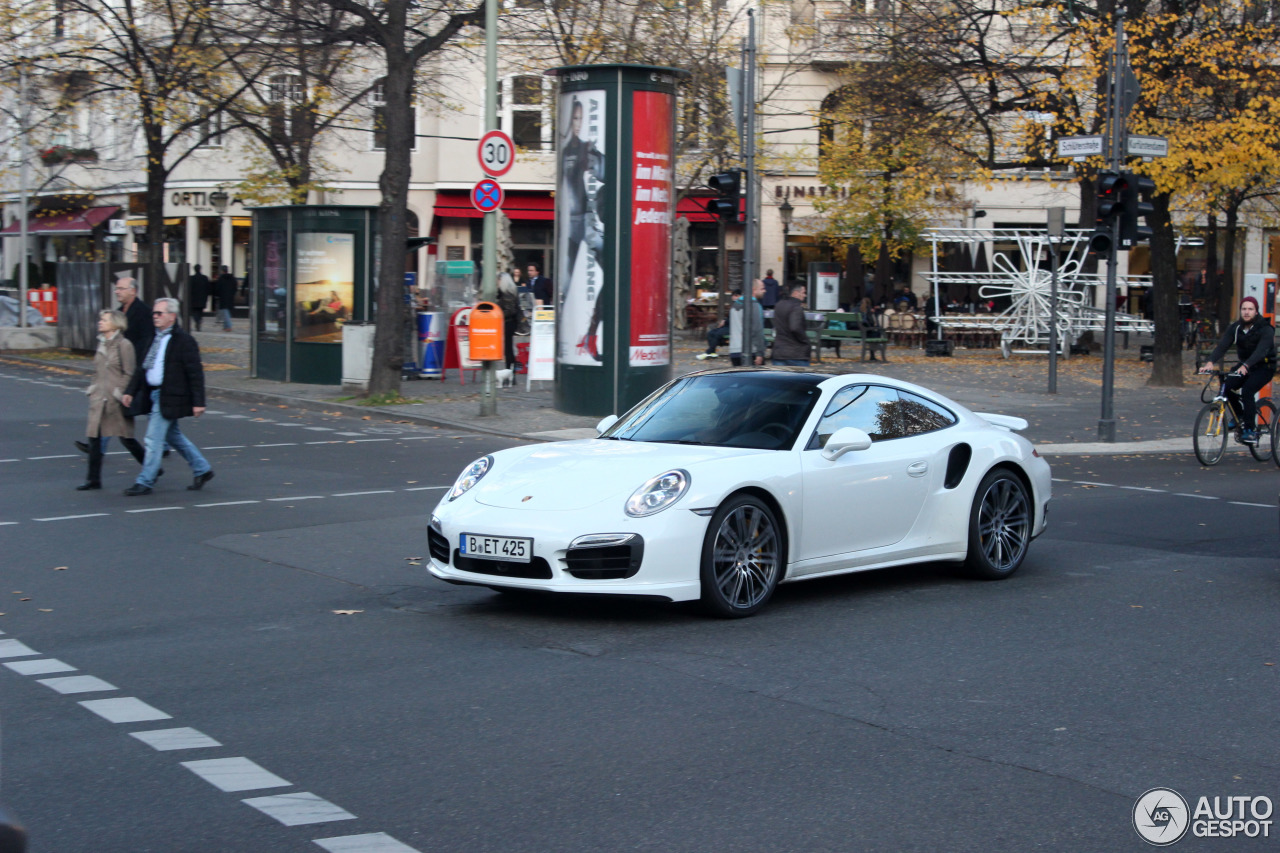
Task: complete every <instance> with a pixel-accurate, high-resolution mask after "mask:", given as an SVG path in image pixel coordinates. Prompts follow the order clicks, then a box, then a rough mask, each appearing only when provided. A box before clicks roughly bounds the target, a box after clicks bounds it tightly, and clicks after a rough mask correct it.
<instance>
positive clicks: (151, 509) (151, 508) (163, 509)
mask: <svg viewBox="0 0 1280 853" xmlns="http://www.w3.org/2000/svg"><path fill="white" fill-rule="evenodd" d="M171 509H184V507H180V506H149V507H145V508H143V509H126V510H125V512H167V511H169V510H171Z"/></svg>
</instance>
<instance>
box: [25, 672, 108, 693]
mask: <svg viewBox="0 0 1280 853" xmlns="http://www.w3.org/2000/svg"><path fill="white" fill-rule="evenodd" d="M38 680H39V682H40V683H41V684H43V685H44V686H45V687H49V688H51V689H53V690H56V691H58V692H59V693H62V694H64V695H65V694H68V693H98V692H101V691H105V690H119V689H120V688H118V687H116V686H115V685H114V684H110V683H108V682H106V681H103V680H102V679H101V678H98V677H97V676H96V675H66V676H63V677H61V678H41V679H38Z"/></svg>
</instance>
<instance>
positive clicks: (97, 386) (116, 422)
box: [76, 311, 146, 491]
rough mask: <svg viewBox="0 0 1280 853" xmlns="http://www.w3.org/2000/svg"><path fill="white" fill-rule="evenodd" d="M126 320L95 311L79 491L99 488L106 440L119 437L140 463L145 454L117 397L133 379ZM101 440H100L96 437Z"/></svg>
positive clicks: (117, 314) (131, 347) (118, 316)
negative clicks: (85, 462)
mask: <svg viewBox="0 0 1280 853" xmlns="http://www.w3.org/2000/svg"><path fill="white" fill-rule="evenodd" d="M128 325H129V321H128V320H126V319H125V317H124V314H122V313H120V312H119V311H103V312H101V313H99V314H98V332H99V335H98V352H97V354H96V355H94V357H93V364H94V368H95V373H94V377H93V384H92V385H90V386H89V390H88V391H86V392H85V393H86V394H88V395H89V425H88V429H87V430H86V435H88V437H89V440H88V442H87V444H88V445H89V477H88V479H86V480H85V481H84V483H82V484H81V485H79V486H76V488H77V489H78V490H80V491H85V490H88V489H101V488H102V455H103V453H104V452H105V451H106V446H105V445H106V441H105V439H106V438H108V437H109V436H113V435H114V436H118V437H119V438H120V443H121V444H123V445H124V448H125V450H128V451H129V452H130V453H131V454H133V458H134V459H137V460H138V462H139V464H141V462H142V460H143V459H144V458H145V457H146V453H145V452H144V451H143V449H142V445H141V444H139V443H138V442H137V441H136V440H135V439H134V437H133V421H132V420H131V419H129V418H126V417H125V416H124V407H123V406H122V405H121V402H120V398H121V397H122V396H123V395H124V389H125V387H126V386H127V385H128V384H129V380H130V379H132V378H133V369H134V366H135V364H136V363H137V359H136V357H135V356H134V352H133V344H131V343H129V340H128V339H127V338H126V337H125V336H124V335H122V334H121V332H123V331H124V330H125V329H126V328H128ZM100 438H101V439H104V440H102V441H100V440H99V439H100Z"/></svg>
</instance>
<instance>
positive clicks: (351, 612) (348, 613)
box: [333, 610, 364, 616]
mask: <svg viewBox="0 0 1280 853" xmlns="http://www.w3.org/2000/svg"><path fill="white" fill-rule="evenodd" d="M333 612H334V613H336V614H338V615H339V616H354V615H355V614H357V613H363V612H364V611H363V610H335V611H333Z"/></svg>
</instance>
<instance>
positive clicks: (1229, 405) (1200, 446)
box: [1191, 370, 1280, 466]
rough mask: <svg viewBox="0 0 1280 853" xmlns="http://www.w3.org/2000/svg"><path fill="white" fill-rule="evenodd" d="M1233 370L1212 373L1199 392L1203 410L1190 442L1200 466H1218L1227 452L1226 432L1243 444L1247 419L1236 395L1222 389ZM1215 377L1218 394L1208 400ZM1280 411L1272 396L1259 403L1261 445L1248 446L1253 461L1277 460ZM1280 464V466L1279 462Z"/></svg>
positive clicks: (1260, 400)
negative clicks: (1243, 415) (1279, 414)
mask: <svg viewBox="0 0 1280 853" xmlns="http://www.w3.org/2000/svg"><path fill="white" fill-rule="evenodd" d="M1229 375H1231V372H1230V371H1226V370H1212V371H1210V372H1209V378H1208V379H1207V380H1205V383H1204V388H1203V389H1201V391H1200V399H1201V401H1203V402H1204V404H1205V405H1204V408H1202V409H1201V410H1200V413H1199V414H1198V415H1196V425H1195V428H1194V430H1193V431H1192V433H1191V442H1192V445H1193V446H1194V447H1195V451H1196V459H1197V460H1199V462H1200V464H1201V465H1206V466H1208V465H1217V464H1218V462H1219V461H1220V460H1221V459H1222V455H1223V454H1224V453H1225V452H1226V450H1227V433H1228V432H1230V433H1234V434H1235V440H1236V443H1238V444H1244V438H1243V436H1242V432H1243V430H1244V419H1243V418H1242V417H1241V415H1240V410H1239V402H1238V397H1237V395H1233V394H1232V395H1229V394H1227V393H1226V389H1224V388H1223V387H1222V385H1223V382H1224V381H1225V380H1226V378H1227V376H1229ZM1214 378H1217V380H1218V393H1217V394H1216V395H1215V396H1214V397H1213V398H1211V399H1207V398H1206V394H1207V393H1208V392H1209V386H1210V385H1212V384H1213V380H1214ZM1276 420H1277V409H1276V407H1275V404H1274V403H1272V402H1271V398H1270V397H1262V398H1259V400H1258V427H1257V434H1258V443H1257V444H1250V445H1246V446H1247V447H1248V448H1249V452H1250V453H1252V454H1253V458H1254V459H1257V460H1258V461H1259V462H1265V461H1267V460H1268V459H1274V458H1275V455H1276V454H1275V442H1276V432H1277V430H1276ZM1277 464H1280V463H1277Z"/></svg>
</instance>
